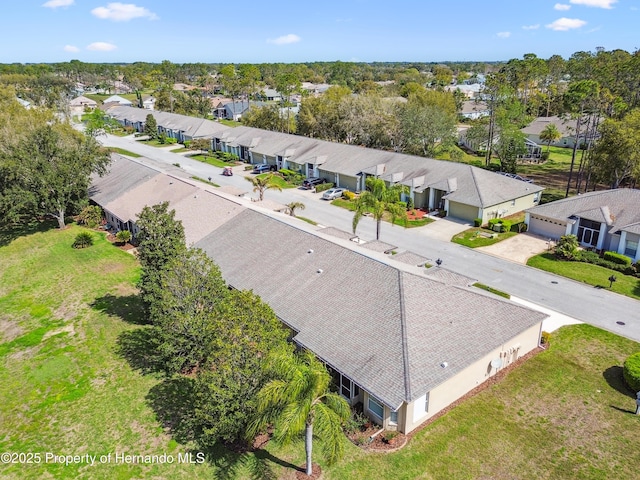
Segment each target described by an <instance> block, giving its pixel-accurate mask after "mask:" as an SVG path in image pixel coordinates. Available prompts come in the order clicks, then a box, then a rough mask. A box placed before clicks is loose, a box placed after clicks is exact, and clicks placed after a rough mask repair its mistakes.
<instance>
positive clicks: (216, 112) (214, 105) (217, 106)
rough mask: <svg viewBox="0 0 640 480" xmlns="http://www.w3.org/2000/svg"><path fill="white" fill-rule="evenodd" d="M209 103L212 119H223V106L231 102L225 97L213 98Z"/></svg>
mask: <svg viewBox="0 0 640 480" xmlns="http://www.w3.org/2000/svg"><path fill="white" fill-rule="evenodd" d="M209 101H210V102H211V114H212V115H213V116H214V118H225V109H224V106H225V105H226V104H227V103H229V102H232V101H233V100H232V99H230V98H226V97H220V96H215V97H213V98H210V99H209Z"/></svg>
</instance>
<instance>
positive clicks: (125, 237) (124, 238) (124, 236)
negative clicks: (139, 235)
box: [116, 230, 131, 245]
mask: <svg viewBox="0 0 640 480" xmlns="http://www.w3.org/2000/svg"><path fill="white" fill-rule="evenodd" d="M116 240H118V242H119V243H121V244H123V245H124V244H125V243H127V242H128V241H129V240H131V232H130V231H129V230H120V231H119V232H118V233H116Z"/></svg>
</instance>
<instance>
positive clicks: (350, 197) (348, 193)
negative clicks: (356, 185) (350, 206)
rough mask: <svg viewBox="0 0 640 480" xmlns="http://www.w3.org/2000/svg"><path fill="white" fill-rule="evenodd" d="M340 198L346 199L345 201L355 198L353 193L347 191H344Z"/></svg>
mask: <svg viewBox="0 0 640 480" xmlns="http://www.w3.org/2000/svg"><path fill="white" fill-rule="evenodd" d="M342 196H343V197H344V198H346V199H347V200H353V199H354V198H356V194H355V193H353V192H350V191H349V190H347V191H345V192H344V193H343V194H342Z"/></svg>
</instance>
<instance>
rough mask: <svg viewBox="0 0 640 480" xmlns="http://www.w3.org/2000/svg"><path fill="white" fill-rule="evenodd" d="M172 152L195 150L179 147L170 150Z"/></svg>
mask: <svg viewBox="0 0 640 480" xmlns="http://www.w3.org/2000/svg"><path fill="white" fill-rule="evenodd" d="M170 151H171V153H180V152H193V150H190V149H188V148H187V147H179V148H176V149H173V150H170Z"/></svg>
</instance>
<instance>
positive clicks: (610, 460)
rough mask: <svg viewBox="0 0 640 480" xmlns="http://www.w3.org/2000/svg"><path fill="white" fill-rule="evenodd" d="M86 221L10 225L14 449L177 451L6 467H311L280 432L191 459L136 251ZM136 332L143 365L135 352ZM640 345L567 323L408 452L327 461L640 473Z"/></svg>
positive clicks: (109, 474)
mask: <svg viewBox="0 0 640 480" xmlns="http://www.w3.org/2000/svg"><path fill="white" fill-rule="evenodd" d="M80 231H82V229H81V228H79V227H70V228H68V229H66V230H64V231H59V230H55V229H50V230H48V229H47V228H44V226H40V228H34V229H31V230H29V229H22V230H20V231H7V230H4V231H0V258H2V262H0V312H2V313H1V314H0V357H1V358H2V363H0V424H1V425H2V427H3V428H2V431H3V435H2V436H0V451H3V452H18V453H27V452H32V453H41V454H44V453H45V452H54V453H56V454H71V455H73V454H78V455H81V454H91V455H107V454H108V453H112V454H115V452H121V453H122V452H125V453H127V454H141V455H161V454H163V453H166V454H169V455H173V456H174V459H176V460H175V461H174V463H171V464H166V463H165V464H155V465H151V464H136V465H131V464H129V465H127V464H122V463H121V464H116V463H115V462H114V461H112V462H111V463H105V464H97V465H94V466H90V465H80V464H71V465H69V466H64V465H61V464H55V463H47V464H45V463H40V464H33V465H28V466H24V465H17V464H15V465H13V464H4V465H2V464H0V478H7V479H14V478H15V479H18V478H19V479H25V478H26V479H39V478H56V479H72V478H73V479H75V478H87V479H113V478H116V479H128V478H184V479H200V478H202V479H205V478H207V479H210V478H224V479H233V478H238V479H250V478H251V479H253V478H287V479H292V478H294V476H293V466H295V465H300V464H302V463H303V462H304V448H303V446H302V444H300V443H298V444H294V445H291V446H288V447H278V446H276V445H274V444H273V443H271V442H269V443H268V444H267V446H266V448H265V449H258V450H256V451H255V452H252V453H247V454H244V455H240V454H237V453H231V452H229V451H226V450H223V449H219V450H216V451H212V452H209V456H208V457H207V461H206V462H205V463H204V464H203V465H189V464H184V463H178V461H177V456H178V454H179V453H184V452H186V451H187V450H188V448H189V444H188V443H187V442H186V440H185V439H184V438H182V437H181V436H180V435H179V431H178V432H174V434H173V437H172V436H170V434H169V431H167V430H165V429H163V427H162V425H161V423H160V422H159V420H158V418H157V417H156V411H157V412H158V414H159V415H160V414H161V413H163V412H164V414H165V415H167V414H169V418H170V419H171V420H174V421H175V419H176V418H178V417H177V416H172V415H174V414H175V415H179V413H180V401H181V400H182V401H186V400H187V401H188V396H183V397H180V396H177V397H176V395H177V394H179V393H180V390H179V389H176V387H177V386H178V383H179V382H176V381H175V380H165V379H162V378H159V377H158V376H156V375H154V374H149V373H145V374H143V373H142V372H143V371H144V367H146V366H147V364H146V363H144V361H145V359H146V357H145V356H144V352H145V351H146V350H145V345H146V344H145V340H144V339H145V338H146V337H145V333H146V331H147V328H148V327H146V326H145V325H144V318H143V316H142V310H141V308H140V304H139V301H138V299H137V296H136V291H135V288H134V284H135V281H136V279H137V278H138V275H139V269H138V266H137V262H136V260H135V258H134V257H133V256H132V255H130V254H128V253H125V252H123V251H121V250H119V249H117V248H115V247H114V246H113V245H111V244H109V243H108V242H107V241H106V240H105V239H104V237H103V234H102V233H98V232H95V233H94V235H95V239H96V243H95V245H94V246H92V247H90V248H87V249H83V250H74V249H73V248H71V246H70V245H71V243H73V239H74V237H75V235H76V234H77V233H78V232H80ZM124 340H128V341H129V347H131V350H130V351H135V352H139V353H140V355H138V356H137V357H136V358H137V360H138V361H140V363H137V362H136V361H134V360H135V359H133V358H131V357H129V360H130V362H131V363H129V362H127V361H125V360H124V359H123V358H122V357H121V356H120V354H119V353H118V352H119V351H120V347H121V346H122V345H123V344H124ZM132 340H136V341H137V342H138V343H135V344H132V343H131V341H132ZM147 341H149V340H148V339H147ZM639 350H640V345H639V344H637V343H635V342H632V341H629V340H626V339H624V338H622V337H618V336H616V335H613V334H610V333H608V332H604V331H602V330H599V329H596V328H594V327H591V326H588V325H576V326H571V327H565V328H563V329H562V330H560V331H559V332H558V333H557V334H554V335H553V337H552V339H551V346H550V348H549V350H547V351H545V352H543V353H541V354H539V355H537V356H535V357H534V358H532V359H530V360H529V361H527V362H526V363H524V364H523V365H521V366H520V367H518V368H516V369H515V370H514V371H512V372H511V373H510V374H509V375H508V376H507V377H505V378H504V379H502V380H501V381H499V382H497V383H492V384H491V385H489V387H488V388H487V389H486V390H484V391H483V392H481V393H479V394H477V395H475V396H474V397H471V398H470V399H468V400H467V401H465V402H464V403H462V404H460V405H459V406H457V407H455V408H453V409H452V410H451V411H450V412H449V413H447V414H446V415H444V416H443V417H441V418H440V419H438V420H436V421H434V422H433V423H431V424H429V425H427V426H426V427H425V428H424V429H422V430H421V431H419V432H418V433H417V434H416V435H415V436H413V438H412V439H411V440H410V442H409V443H408V445H407V446H406V447H405V448H403V449H401V450H399V451H397V452H394V453H389V454H376V453H367V452H364V451H362V450H360V449H359V448H358V447H356V446H354V445H351V444H349V445H348V446H347V449H346V457H345V458H344V459H343V460H342V461H341V462H339V463H338V464H337V465H335V466H332V467H327V466H326V465H325V464H324V463H323V462H322V461H320V458H319V456H317V457H316V461H318V462H319V463H320V464H321V465H322V467H323V468H324V471H325V478H327V479H352V478H353V479H360V478H375V479H394V480H395V479H397V478H403V479H417V478H430V479H446V480H449V479H457V478H460V479H462V478H465V479H466V478H491V479H497V480H500V479H513V478H546V479H575V478H580V479H610V478H634V477H635V475H636V473H637V465H638V464H640V449H638V448H637V446H638V440H637V437H638V435H637V431H638V418H637V417H636V416H635V415H633V414H632V412H633V409H634V407H635V403H634V396H633V393H632V392H629V391H627V390H626V389H625V387H624V386H623V384H622V380H621V367H620V366H621V365H622V363H623V361H624V359H625V358H626V357H627V356H628V355H630V354H632V353H635V352H637V351H639ZM134 367H136V368H134ZM319 447H320V446H319V445H315V446H314V452H316V453H318V452H319V450H320V448H319Z"/></svg>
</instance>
